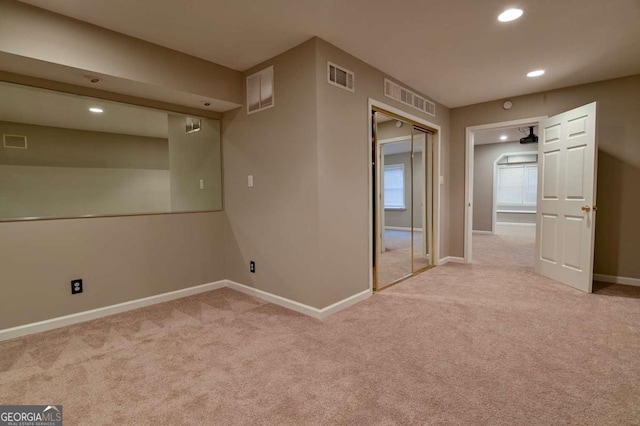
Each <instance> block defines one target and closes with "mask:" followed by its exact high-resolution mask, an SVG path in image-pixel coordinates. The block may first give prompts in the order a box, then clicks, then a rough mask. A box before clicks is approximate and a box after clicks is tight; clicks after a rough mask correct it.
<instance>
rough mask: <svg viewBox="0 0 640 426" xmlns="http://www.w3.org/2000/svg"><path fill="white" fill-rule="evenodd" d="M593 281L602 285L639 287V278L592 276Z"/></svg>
mask: <svg viewBox="0 0 640 426" xmlns="http://www.w3.org/2000/svg"><path fill="white" fill-rule="evenodd" d="M593 280H594V281H601V282H603V283H612V284H624V285H633V286H638V287H640V278H630V277H618V276H615V275H604V274H593Z"/></svg>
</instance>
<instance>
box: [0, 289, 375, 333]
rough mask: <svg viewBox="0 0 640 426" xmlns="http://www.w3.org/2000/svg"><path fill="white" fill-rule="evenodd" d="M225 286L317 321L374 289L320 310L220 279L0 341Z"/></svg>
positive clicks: (55, 321) (44, 324) (31, 327)
mask: <svg viewBox="0 0 640 426" xmlns="http://www.w3.org/2000/svg"><path fill="white" fill-rule="evenodd" d="M224 287H229V288H231V289H233V290H236V291H239V292H241V293H245V294H248V295H250V296H254V297H257V298H259V299H262V300H265V301H267V302H269V303H273V304H274V305H279V306H282V307H284V308H287V309H291V310H292V311H296V312H300V313H301V314H304V315H308V316H310V317H313V318H317V319H323V318H326V317H328V316H329V315H332V314H335V313H336V312H339V311H341V310H343V309H346V308H348V307H349V306H351V305H354V304H356V303H358V302H361V301H363V300H365V299H367V298H369V297H370V296H371V295H372V292H371V290H369V289H367V290H364V291H362V292H360V293H356V294H354V295H353V296H349V297H347V298H346V299H343V300H340V301H338V302H336V303H334V304H333V305H329V306H327V307H324V308H322V309H319V308H314V307H313V306H309V305H305V304H302V303H299V302H296V301H294V300H290V299H286V298H284V297H280V296H277V295H275V294H271V293H267V292H266V291H262V290H258V289H256V288H253V287H249V286H246V285H244V284H240V283H237V282H234V281H230V280H220V281H216V282H213V283H208V284H202V285H197V286H195V287H188V288H183V289H181V290H176V291H172V292H169V293H162V294H157V295H155V296H149V297H145V298H143V299H137V300H131V301H128V302H123V303H118V304H117V305H111V306H105V307H103V308H97V309H92V310H90V311H84V312H78V313H75V314H71V315H65V316H62V317H57V318H52V319H48V320H45V321H39V322H34V323H31V324H25V325H20V326H17V327H12V328H6V329H4V330H0V342H1V341H3V340H9V339H15V338H16V337H22V336H26V335H29V334H33V333H40V332H42V331H48V330H53V329H56V328H60V327H66V326H68V325H73V324H78V323H81V322H85V321H91V320H94V319H98V318H102V317H106V316H109V315H114V314H119V313H122V312H126V311H131V310H133V309H138V308H144V307H146V306H151V305H155V304H158V303H162V302H168V301H170V300H175V299H181V298H183V297H187V296H193V295H195V294H200V293H205V292H207V291H212V290H218V289H220V288H224Z"/></svg>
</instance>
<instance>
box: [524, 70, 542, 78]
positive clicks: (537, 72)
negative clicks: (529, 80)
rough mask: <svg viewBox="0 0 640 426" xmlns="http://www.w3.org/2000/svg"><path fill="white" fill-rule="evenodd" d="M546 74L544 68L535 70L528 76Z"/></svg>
mask: <svg viewBox="0 0 640 426" xmlns="http://www.w3.org/2000/svg"><path fill="white" fill-rule="evenodd" d="M542 74H544V70H535V71H531V72H528V73H527V77H540V76H541V75H542Z"/></svg>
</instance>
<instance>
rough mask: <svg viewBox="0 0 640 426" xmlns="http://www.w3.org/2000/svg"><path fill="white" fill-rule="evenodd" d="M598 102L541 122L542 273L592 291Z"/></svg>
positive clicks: (538, 241)
mask: <svg viewBox="0 0 640 426" xmlns="http://www.w3.org/2000/svg"><path fill="white" fill-rule="evenodd" d="M596 112H597V103H596V102H593V103H591V104H588V105H584V106H581V107H579V108H576V109H573V110H571V111H567V112H564V113H562V114H558V115H556V116H553V117H550V118H548V119H545V120H541V122H540V127H539V129H540V130H539V133H540V140H539V143H538V167H539V173H538V206H537V207H538V208H537V214H536V218H537V220H536V222H537V223H536V225H537V227H536V233H537V236H536V256H535V270H536V272H537V273H539V274H541V275H544V276H546V277H549V278H551V279H554V280H556V281H560V282H562V283H564V284H567V285H570V286H572V287H575V288H577V289H579V290H582V291H584V292H587V293H591V289H592V280H593V246H594V237H595V220H596V214H595V209H594V206H595V202H596V169H597V153H598V151H597V149H598V147H597V123H596Z"/></svg>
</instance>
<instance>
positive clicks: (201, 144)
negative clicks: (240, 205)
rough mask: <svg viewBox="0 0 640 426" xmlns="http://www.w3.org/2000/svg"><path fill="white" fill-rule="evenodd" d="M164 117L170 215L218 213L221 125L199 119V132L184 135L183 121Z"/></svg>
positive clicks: (176, 116)
mask: <svg viewBox="0 0 640 426" xmlns="http://www.w3.org/2000/svg"><path fill="white" fill-rule="evenodd" d="M167 115H168V121H169V123H168V127H169V155H168V157H169V168H170V171H171V211H174V212H180V211H203V210H221V209H222V164H221V163H222V158H221V156H222V153H221V152H220V149H221V143H220V121H218V120H211V119H202V120H201V122H200V123H201V128H200V131H198V132H192V133H185V117H184V116H181V115H176V114H167ZM201 179H202V181H203V185H202V189H201V188H200V180H201Z"/></svg>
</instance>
